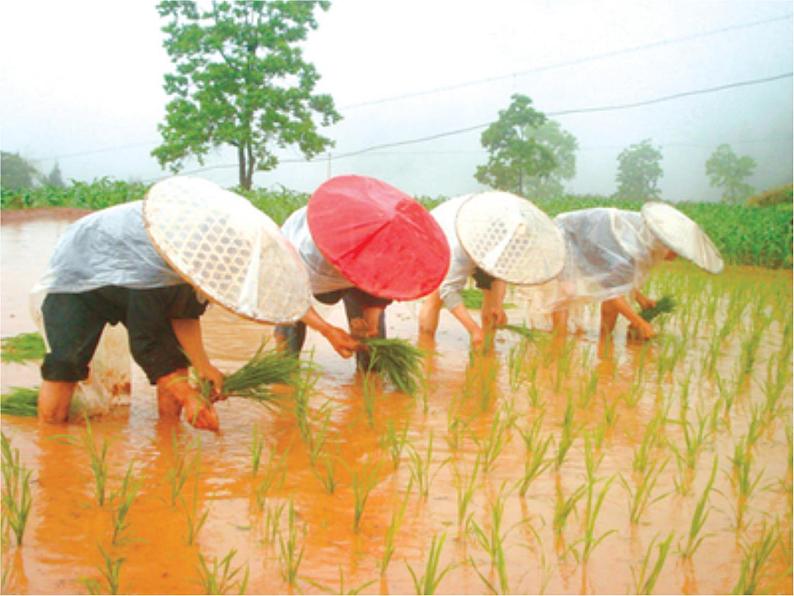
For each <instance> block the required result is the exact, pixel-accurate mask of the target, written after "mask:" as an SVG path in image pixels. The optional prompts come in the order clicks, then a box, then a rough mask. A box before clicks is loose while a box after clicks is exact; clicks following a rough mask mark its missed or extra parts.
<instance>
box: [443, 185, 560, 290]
mask: <svg viewBox="0 0 794 596" xmlns="http://www.w3.org/2000/svg"><path fill="white" fill-rule="evenodd" d="M455 228H456V231H457V235H458V239H459V240H460V242H461V244H462V245H463V248H464V250H465V251H466V252H467V253H468V254H469V256H470V257H471V258H472V260H474V262H475V263H477V266H478V267H480V268H481V269H483V270H484V271H486V272H487V273H489V274H490V275H492V276H494V277H496V278H498V279H502V280H504V281H506V282H509V283H512V284H520V285H530V284H539V283H543V282H545V281H548V280H550V279H552V278H553V277H555V276H556V275H557V274H558V273H559V272H560V271H561V270H562V268H563V265H564V264H565V241H564V239H563V236H562V233H561V232H560V230H559V228H557V226H556V225H554V222H553V221H552V220H551V218H549V216H548V215H546V214H545V213H544V212H543V211H541V210H540V209H538V208H537V207H535V205H533V204H532V203H530V202H529V201H528V200H526V199H522V198H521V197H518V196H516V195H513V194H510V193H506V192H483V193H479V194H476V195H473V196H472V197H471V198H469V199H468V200H466V201H465V202H464V203H463V205H461V207H460V209H459V210H458V214H457V217H456V220H455Z"/></svg>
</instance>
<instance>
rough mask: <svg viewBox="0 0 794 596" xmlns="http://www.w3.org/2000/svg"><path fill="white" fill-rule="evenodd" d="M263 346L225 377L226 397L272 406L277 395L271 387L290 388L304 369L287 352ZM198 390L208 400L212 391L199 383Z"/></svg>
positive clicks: (206, 385) (205, 384)
mask: <svg viewBox="0 0 794 596" xmlns="http://www.w3.org/2000/svg"><path fill="white" fill-rule="evenodd" d="M264 347H265V345H264V344H262V346H260V347H259V349H258V350H257V351H256V354H254V355H253V357H251V359H250V360H249V361H248V362H246V363H245V364H244V365H243V366H242V367H240V368H239V369H238V370H236V371H235V372H233V373H232V374H230V375H228V376H227V377H225V378H224V380H223V393H224V394H225V395H234V396H236V397H244V398H246V399H253V400H255V401H258V402H259V403H261V404H263V405H268V406H269V405H274V402H275V400H276V399H277V397H278V396H277V395H275V394H274V393H273V391H272V390H271V388H270V385H272V384H274V383H281V384H285V385H293V384H294V382H295V379H296V376H297V375H299V374H300V373H301V372H302V371H303V370H304V369H305V367H306V366H307V364H306V363H305V362H301V361H300V360H299V359H298V358H295V357H294V356H291V355H290V354H289V353H287V352H284V351H282V350H278V349H273V350H265V349H264ZM200 388H201V391H202V393H203V394H204V396H205V397H207V398H208V397H209V394H210V392H211V387H210V386H209V384H208V383H201V384H200Z"/></svg>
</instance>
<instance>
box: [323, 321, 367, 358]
mask: <svg viewBox="0 0 794 596" xmlns="http://www.w3.org/2000/svg"><path fill="white" fill-rule="evenodd" d="M357 320H362V319H357ZM323 335H324V336H325V339H327V340H328V343H330V344H331V346H332V347H333V348H334V350H335V351H336V353H337V354H339V355H340V356H341V357H342V358H350V357H351V356H352V355H353V352H355V351H356V350H357V349H358V347H359V343H358V342H357V341H356V340H355V338H353V337H352V336H351V335H350V334H348V333H347V332H346V331H345V330H344V329H340V328H339V327H331V328H330V329H328V331H326V332H325V333H324V334H323Z"/></svg>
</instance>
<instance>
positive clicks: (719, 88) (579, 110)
mask: <svg viewBox="0 0 794 596" xmlns="http://www.w3.org/2000/svg"><path fill="white" fill-rule="evenodd" d="M792 74H794V73H791V72H787V73H782V74H779V75H773V76H771V77H764V78H761V79H751V80H746V81H737V82H734V83H727V84H725V85H718V86H716V87H706V88H703V89H695V90H692V91H683V92H681V93H674V94H672V95H665V96H662V97H656V98H653V99H646V100H643V101H636V102H630V103H625V104H619V105H610V106H598V107H592V108H576V109H571V110H561V111H558V112H548V113H546V115H547V116H568V115H571V114H589V113H593V112H609V111H615V110H625V109H629V108H637V107H641V106H645V105H652V104H656V103H661V102H665V101H671V100H674V99H680V98H682V97H691V96H693V95H704V94H707V93H716V92H718V91H725V90H727V89H734V88H737V87H746V86H748V85H760V84H763V83H769V82H772V81H777V80H780V79H786V78H790V77H791V76H792ZM490 124H491V123H490V122H487V123H485V124H476V125H474V126H467V127H465V128H458V129H456V130H450V131H447V132H441V133H437V134H434V135H429V136H426V137H420V138H417V139H409V140H406V141H396V142H394V143H382V144H379V145H373V146H371V147H366V148H364V149H359V150H357V151H351V152H349V153H342V154H340V155H334V156H333V157H334V159H341V158H343V157H352V156H355V155H360V154H362V153H368V152H370V151H375V150H377V149H388V148H391V147H400V146H403V145H411V144H414V143H424V142H426V141H432V140H435V139H440V138H444V137H451V136H456V135H459V134H464V133H467V132H472V131H475V130H478V129H481V128H485V127H487V126H490ZM307 161H311V160H307Z"/></svg>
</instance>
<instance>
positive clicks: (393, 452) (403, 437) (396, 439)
mask: <svg viewBox="0 0 794 596" xmlns="http://www.w3.org/2000/svg"><path fill="white" fill-rule="evenodd" d="M407 441H408V421H407V420H406V421H405V424H404V425H403V427H402V428H401V429H400V430H399V431H397V430H395V428H394V422H393V421H392V420H387V421H386V432H385V433H384V434H383V436H381V440H380V444H381V448H383V449H384V450H386V451H388V452H389V456H390V457H391V463H392V466H393V467H394V469H395V470H396V469H397V468H398V467H399V465H400V458H401V457H402V452H403V449H405V444H406V442H407Z"/></svg>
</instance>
